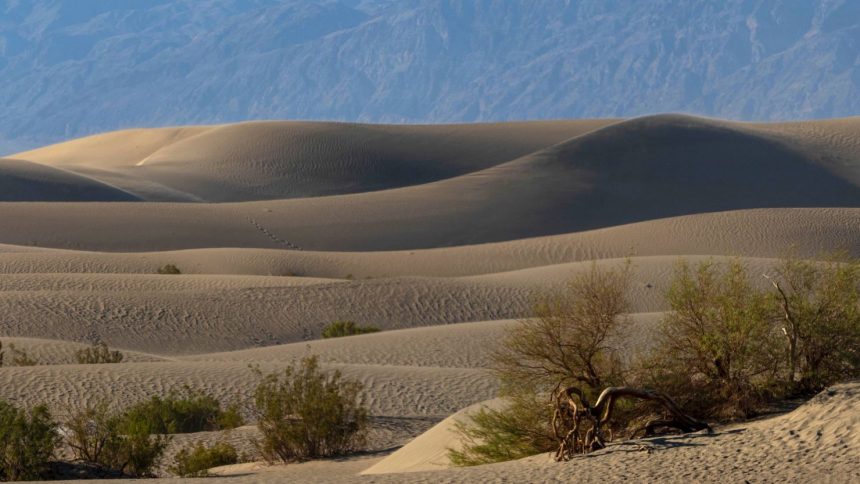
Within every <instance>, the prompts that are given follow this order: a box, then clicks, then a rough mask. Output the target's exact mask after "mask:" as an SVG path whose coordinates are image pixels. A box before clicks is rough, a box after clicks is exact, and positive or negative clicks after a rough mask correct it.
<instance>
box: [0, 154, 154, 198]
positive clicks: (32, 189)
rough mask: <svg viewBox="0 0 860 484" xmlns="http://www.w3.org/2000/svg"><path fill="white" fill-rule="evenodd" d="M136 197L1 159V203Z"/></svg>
mask: <svg viewBox="0 0 860 484" xmlns="http://www.w3.org/2000/svg"><path fill="white" fill-rule="evenodd" d="M134 200H139V198H138V197H136V196H135V195H132V194H131V193H128V192H126V191H123V190H121V189H119V188H116V187H112V186H110V185H107V184H105V183H102V182H100V181H97V180H94V179H92V178H88V177H85V176H82V175H78V174H75V173H71V172H68V171H65V170H60V169H57V168H51V167H49V166H45V165H40V164H38V163H31V162H29V161H22V160H13V159H5V158H0V201H4V202H30V201H51V202H128V201H134Z"/></svg>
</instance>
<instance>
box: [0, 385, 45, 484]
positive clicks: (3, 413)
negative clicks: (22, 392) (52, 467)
mask: <svg viewBox="0 0 860 484" xmlns="http://www.w3.org/2000/svg"><path fill="white" fill-rule="evenodd" d="M57 444H58V436H57V424H56V423H55V422H54V421H53V420H52V419H51V414H50V413H49V412H48V409H47V407H45V406H43V405H40V406H37V407H34V408H33V409H31V410H30V411H29V412H27V411H24V410H22V409H19V408H16V407H15V406H13V405H11V404H9V403H7V402H4V401H0V480H4V481H25V480H38V479H40V478H42V477H43V474H44V473H45V471H46V470H47V467H48V464H49V461H50V460H51V458H52V457H53V455H54V450H55V448H56V446H57Z"/></svg>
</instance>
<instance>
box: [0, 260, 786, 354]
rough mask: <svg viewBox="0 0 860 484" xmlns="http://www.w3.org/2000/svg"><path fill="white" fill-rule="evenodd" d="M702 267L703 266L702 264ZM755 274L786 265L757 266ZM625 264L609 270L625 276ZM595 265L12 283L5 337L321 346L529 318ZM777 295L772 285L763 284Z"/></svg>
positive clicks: (665, 270) (655, 292)
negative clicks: (420, 273) (318, 342)
mask: <svg viewBox="0 0 860 484" xmlns="http://www.w3.org/2000/svg"><path fill="white" fill-rule="evenodd" d="M700 258H701V257H696V258H691V260H698V259H700ZM746 260H747V261H748V262H749V263H750V264H751V266H752V267H753V268H754V269H753V270H755V271H761V272H767V271H770V270H771V267H772V266H773V265H774V264H775V263H776V262H777V261H775V260H772V259H746ZM633 262H634V264H635V266H636V273H635V275H634V278H633V281H632V286H631V291H630V303H631V309H632V311H634V312H636V313H641V314H643V315H644V316H643V318H644V319H643V320H650V319H649V318H651V316H648V315H650V314H653V313H655V312H659V311H663V310H665V309H666V306H665V301H664V299H663V291H664V290H665V288H666V287H668V281H669V278H670V277H671V275H672V269H673V267H674V264H675V262H676V259H675V258H673V257H645V258H635V259H633ZM620 263H621V261H619V260H612V259H608V260H604V261H601V262H600V264H601V265H604V266H607V267H613V266H617V265H619V264H620ZM589 269H590V263H589V262H572V263H566V264H559V265H551V266H543V267H537V268H532V269H523V270H519V271H514V272H507V273H498V274H487V275H481V276H469V277H463V278H428V277H396V278H386V279H367V280H355V281H337V282H328V281H325V282H319V281H314V280H304V279H303V278H279V277H268V276H187V275H183V276H159V275H145V276H141V275H136V274H131V275H130V274H33V275H26V274H24V275H10V276H6V277H4V278H3V283H2V286H0V287H2V291H0V312H2V313H3V314H4V315H5V317H4V318H3V319H2V320H0V334H6V335H10V336H23V337H37V338H49V339H66V340H74V341H91V340H93V339H94V338H96V337H98V338H100V339H102V340H103V341H106V342H107V343H109V344H111V345H113V346H118V347H122V348H128V349H132V350H136V351H143V352H149V353H155V354H160V355H180V354H194V353H204V352H212V351H225V350H238V349H243V348H252V347H259V346H271V345H277V344H282V343H288V342H297V341H306V340H309V339H314V338H318V337H319V335H320V334H321V332H322V329H323V328H324V327H325V326H326V325H327V324H329V323H331V322H332V321H336V320H353V321H357V322H359V323H360V324H369V325H373V326H376V327H379V328H381V329H385V330H391V329H403V328H410V327H417V326H430V325H440V324H452V323H459V322H466V321H487V320H501V319H510V318H519V317H526V316H528V315H530V314H531V313H532V308H533V305H534V298H535V296H536V295H537V294H538V293H539V292H540V291H545V290H546V289H548V288H561V287H563V284H564V283H565V282H566V281H568V280H569V279H570V278H571V277H573V276H574V275H576V274H578V273H581V272H582V271H587V270H589ZM759 282H760V283H761V284H763V285H764V284H765V283H766V281H765V280H764V278H762V280H761V281H759Z"/></svg>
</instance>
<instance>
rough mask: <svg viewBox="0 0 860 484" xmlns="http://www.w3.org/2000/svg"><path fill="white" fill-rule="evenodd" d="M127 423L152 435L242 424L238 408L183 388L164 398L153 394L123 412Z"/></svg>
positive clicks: (209, 429)
mask: <svg viewBox="0 0 860 484" xmlns="http://www.w3.org/2000/svg"><path fill="white" fill-rule="evenodd" d="M124 418H125V419H126V422H128V423H133V424H135V425H141V426H143V427H144V428H145V429H146V430H147V432H148V433H151V434H184V433H191V432H202V431H212V430H223V429H230V428H235V427H238V426H240V425H242V424H243V421H242V417H241V414H240V412H239V408H238V407H237V406H235V405H233V406H229V407H227V408H222V407H221V403H220V402H219V401H218V400H216V399H215V398H214V397H212V396H211V395H208V394H206V393H204V392H202V391H196V390H191V389H190V388H185V390H184V392H183V393H176V392H172V393H170V394H169V395H168V396H166V397H159V396H154V397H152V398H151V399H149V400H147V401H145V402H141V403H138V404H137V405H134V406H132V407H131V408H129V409H128V410H126V412H125V417H124Z"/></svg>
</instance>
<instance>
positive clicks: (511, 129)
mask: <svg viewBox="0 0 860 484" xmlns="http://www.w3.org/2000/svg"><path fill="white" fill-rule="evenodd" d="M612 122H614V120H593V121H592V120H585V121H554V122H530V123H490V124H472V125H438V126H384V125H362V124H352V123H314V122H286V121H284V122H280V121H278V122H274V121H268V122H250V123H240V124H233V125H224V126H209V127H192V128H162V129H157V130H151V131H150V130H132V131H120V132H116V133H107V134H104V135H98V136H91V137H88V138H83V139H80V140H73V141H70V142H66V143H60V144H58V145H53V146H48V147H45V148H41V149H37V150H33V151H30V152H26V153H19V154H17V155H15V156H16V157H18V158H20V159H24V160H30V161H35V162H39V163H45V164H49V165H53V166H64V167H67V168H68V169H70V170H78V171H81V172H82V173H87V174H90V175H92V176H97V177H101V178H106V179H110V180H111V182H112V183H114V184H117V185H118V186H122V187H124V188H127V189H128V190H131V191H135V190H137V191H140V190H143V191H144V192H143V193H142V195H144V196H146V197H147V198H148V199H149V200H153V201H172V200H179V201H185V200H190V199H193V200H198V201H202V200H205V201H213V202H223V201H243V200H265V199H277V198H295V197H302V196H321V195H331V194H338V193H356V192H365V191H372V190H381V189H386V188H395V187H403V186H409V185H417V184H421V183H427V182H431V181H436V180H441V179H445V178H451V177H454V176H457V175H462V174H465V173H469V172H471V171H476V170H480V169H483V168H487V167H489V166H493V165H496V164H499V163H503V162H505V161H508V160H511V159H514V158H517V157H520V156H523V155H525V154H528V153H530V152H533V151H535V150H539V149H541V148H545V147H547V146H550V145H553V144H555V143H558V142H560V141H562V140H564V139H568V138H571V137H573V136H577V135H579V134H582V133H584V132H588V131H591V130H593V129H596V128H599V127H602V126H605V125H607V124H611V123H612ZM144 180H145V181H148V182H150V183H152V184H156V185H157V186H159V187H162V189H161V190H153V189H149V190H147V189H146V188H145V187H144V186H143V182H142V181H144Z"/></svg>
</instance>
